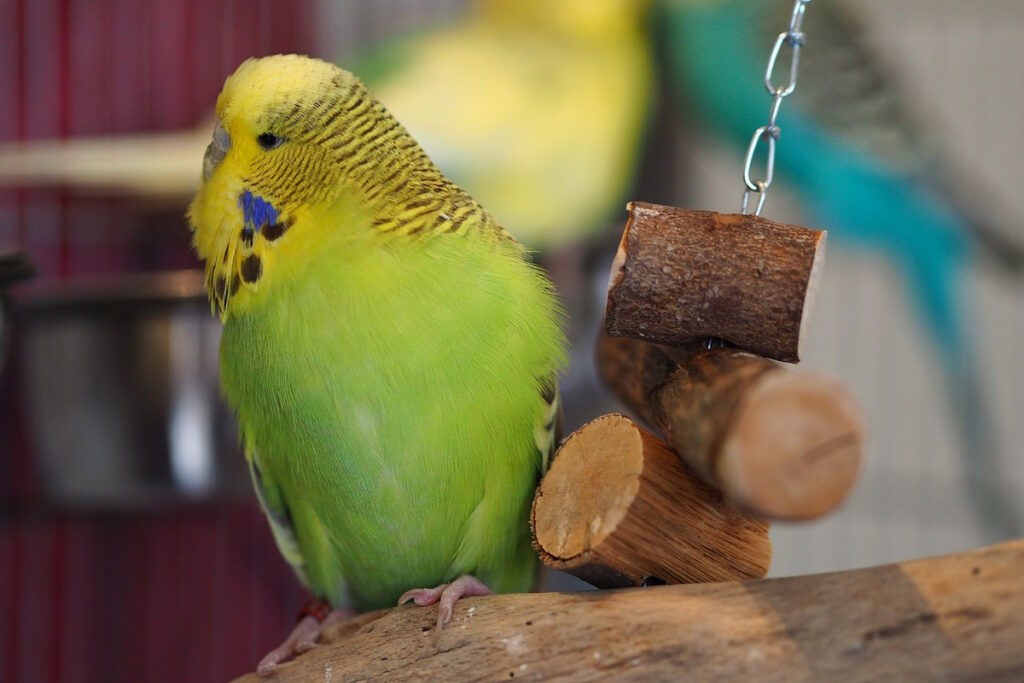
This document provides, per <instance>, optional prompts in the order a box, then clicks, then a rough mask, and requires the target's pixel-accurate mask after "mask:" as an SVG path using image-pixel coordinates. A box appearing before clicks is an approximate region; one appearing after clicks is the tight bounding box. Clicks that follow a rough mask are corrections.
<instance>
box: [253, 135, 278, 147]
mask: <svg viewBox="0 0 1024 683" xmlns="http://www.w3.org/2000/svg"><path fill="white" fill-rule="evenodd" d="M256 142H258V143H260V147H262V148H263V149H274V148H275V147H279V146H280V145H281V143H282V142H284V138H282V137H280V136H278V135H274V134H273V133H260V134H259V136H258V137H257V138H256Z"/></svg>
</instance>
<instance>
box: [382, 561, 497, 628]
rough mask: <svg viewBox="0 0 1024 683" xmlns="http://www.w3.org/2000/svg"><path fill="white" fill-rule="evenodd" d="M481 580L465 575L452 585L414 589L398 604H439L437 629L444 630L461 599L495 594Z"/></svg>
mask: <svg viewBox="0 0 1024 683" xmlns="http://www.w3.org/2000/svg"><path fill="white" fill-rule="evenodd" d="M493 592H494V591H492V590H491V589H490V588H488V587H487V585H486V584H484V583H483V582H482V581H481V580H480V579H478V578H476V577H475V576H471V575H469V574H463V575H462V576H460V577H459V578H457V579H455V580H454V581H452V582H451V583H442V584H441V585H440V586H438V587H436V588H413V589H411V590H407V591H406V592H404V593H402V596H401V597H400V598H398V604H399V605H404V604H405V603H407V602H408V601H410V600H412V601H413V602H414V603H416V604H417V605H420V606H426V605H433V604H434V603H435V602H436V603H439V604H438V614H437V628H438V630H440V629H442V628H444V627H445V626H446V625H447V624H448V622H450V621H451V620H452V613H453V611H454V609H455V603H456V602H458V601H459V598H464V597H472V596H476V595H490V594H491V593H493Z"/></svg>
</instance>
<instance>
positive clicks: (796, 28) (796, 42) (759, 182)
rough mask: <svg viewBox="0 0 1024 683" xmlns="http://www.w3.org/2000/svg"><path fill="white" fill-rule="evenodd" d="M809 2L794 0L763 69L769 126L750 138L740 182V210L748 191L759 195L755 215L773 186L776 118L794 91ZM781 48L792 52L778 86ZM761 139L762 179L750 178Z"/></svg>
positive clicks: (746, 204)
mask: <svg viewBox="0 0 1024 683" xmlns="http://www.w3.org/2000/svg"><path fill="white" fill-rule="evenodd" d="M810 1H811V0H796V1H795V2H794V4H793V15H792V17H790V20H789V28H788V29H787V30H785V31H783V32H782V33H780V34H779V35H778V37H777V38H776V39H775V46H774V47H773V48H772V53H771V55H770V56H769V57H768V68H767V69H765V72H764V87H765V89H766V90H767V91H768V94H769V95H771V98H772V103H771V109H770V110H769V113H768V125H765V126H761V127H760V128H758V129H757V130H755V131H754V136H753V137H752V138H750V144H749V145H748V146H747V156H746V157H745V158H744V160H743V184H744V185H745V187H744V190H743V203H742V204H741V208H740V210H741V211H742V212H743V213H750V211H749V209H748V207H749V204H750V193H752V192H756V193H757V194H759V195H760V197H758V200H757V208H756V209H754V215H755V216H760V215H761V210H762V209H763V208H764V202H765V200H766V199H767V198H768V188H769V187H771V186H772V180H773V179H774V176H775V142H776V141H777V140H778V139H779V133H780V132H781V131H780V130H779V126H778V124H776V123H775V121H776V119H778V117H779V109H781V108H782V100H784V99H785V98H787V97H789V96H790V95H792V94H793V91H794V90H796V75H797V71H798V69H799V68H800V48H801V47H803V45H804V34H803V31H802V30H801V27H802V26H803V23H804V11H805V9H806V8H807V4H808V3H809V2H810ZM783 47H788V48H789V49H790V50H792V52H793V55H792V60H791V61H790V64H789V83H788V84H787V85H784V86H781V85H775V83H774V76H775V63H776V62H777V61H778V59H779V54H780V53H781V52H782V48H783ZM762 140H764V141H766V142H767V143H768V159H767V161H766V162H765V172H764V178H757V179H753V178H751V175H750V167H751V165H753V163H754V155H755V154H756V153H757V148H758V146H759V145H760V143H761V141H762Z"/></svg>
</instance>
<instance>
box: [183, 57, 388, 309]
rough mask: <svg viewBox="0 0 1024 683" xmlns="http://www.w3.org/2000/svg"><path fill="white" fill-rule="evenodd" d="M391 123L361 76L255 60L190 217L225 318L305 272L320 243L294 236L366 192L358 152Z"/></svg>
mask: <svg viewBox="0 0 1024 683" xmlns="http://www.w3.org/2000/svg"><path fill="white" fill-rule="evenodd" d="M383 116H387V114H386V112H384V111H383V109H382V108H381V107H380V105H379V104H378V103H376V101H374V100H373V98H372V97H371V96H370V95H369V93H368V92H367V91H366V89H365V88H364V87H363V85H362V83H361V82H360V81H359V80H358V79H357V78H356V77H355V76H353V75H352V74H351V73H349V72H347V71H344V70H342V69H340V68H338V67H337V66H334V65H333V64H329V63H327V62H323V61H320V60H316V59H311V58H308V57H301V56H298V55H276V56H273V57H263V58H260V59H249V60H247V61H245V62H243V63H242V65H241V66H239V67H238V69H237V70H236V71H235V73H234V74H232V75H231V76H230V77H228V79H227V81H225V83H224V89H223V91H222V92H221V94H220V96H219V97H218V98H217V122H216V125H215V128H214V132H213V140H212V141H211V142H210V145H209V147H207V150H206V154H205V156H204V158H203V171H202V174H203V175H202V182H201V183H200V187H199V191H198V192H197V194H196V196H195V198H194V199H193V200H192V204H191V206H190V207H189V211H188V219H189V222H190V224H191V226H192V229H193V242H194V245H195V248H196V250H197V252H198V253H199V255H200V257H201V258H203V259H204V260H205V261H206V282H207V289H208V291H209V294H210V299H211V302H213V303H214V305H215V306H216V308H217V309H218V311H219V312H220V314H221V317H222V318H223V317H226V316H227V315H228V314H229V313H230V312H231V310H232V309H234V310H237V309H238V308H239V307H240V306H245V305H247V304H248V303H249V302H250V301H251V299H252V297H253V296H254V295H255V293H256V292H257V291H258V290H259V289H260V288H261V287H262V288H263V289H264V290H265V289H266V288H267V287H268V286H270V283H268V280H273V279H275V278H279V277H280V276H281V271H287V270H288V269H289V268H290V269H296V268H301V261H302V259H301V258H300V257H301V254H300V253H299V252H300V250H301V249H305V250H307V251H308V250H309V249H310V245H311V244H315V240H314V239H313V236H311V235H308V234H307V235H305V236H304V237H300V236H298V235H295V234H294V233H296V232H301V231H302V222H303V219H304V217H306V216H308V215H310V214H311V213H313V212H316V211H317V210H319V209H322V208H323V207H325V206H329V205H331V203H332V202H334V201H335V200H336V199H337V197H338V196H339V195H340V193H342V192H343V191H345V188H346V187H349V188H351V187H353V186H355V185H359V184H363V185H365V182H362V181H363V180H365V178H362V177H357V176H356V174H355V171H354V170H353V165H354V164H353V160H354V159H356V158H357V155H356V154H355V153H354V150H356V148H357V147H362V146H364V145H363V143H364V142H365V137H364V136H366V134H367V133H368V132H372V130H374V129H375V128H376V127H379V126H380V125H381V117H383ZM385 123H386V122H385ZM371 124H372V127H370V128H368V126H371ZM395 125H396V126H397V124H395ZM379 153H381V154H387V153H388V150H383V151H379ZM362 172H363V174H365V173H367V172H368V171H367V170H366V169H365V168H364V169H363V171H362ZM293 226H294V227H295V229H294V230H293V229H292V228H293ZM289 252H295V253H292V254H289ZM275 264H277V266H276V267H275ZM285 265H287V266H288V267H285Z"/></svg>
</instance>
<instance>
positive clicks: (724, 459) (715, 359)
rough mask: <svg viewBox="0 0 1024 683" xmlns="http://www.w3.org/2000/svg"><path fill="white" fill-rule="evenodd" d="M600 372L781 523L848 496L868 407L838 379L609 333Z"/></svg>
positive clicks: (711, 477)
mask: <svg viewBox="0 0 1024 683" xmlns="http://www.w3.org/2000/svg"><path fill="white" fill-rule="evenodd" d="M597 363H598V369H599V372H600V374H601V376H602V378H603V379H604V381H605V382H606V383H607V385H608V386H609V387H610V388H611V389H612V390H613V391H614V392H615V393H616V394H618V396H619V397H620V398H622V399H623V401H625V403H626V405H628V406H629V407H630V408H631V409H632V410H633V411H635V412H636V414H637V415H638V416H639V417H640V418H642V419H643V420H644V421H646V422H648V423H649V424H651V425H652V426H654V427H656V428H657V429H658V430H659V431H660V432H661V433H662V434H663V435H664V436H665V440H666V441H667V442H668V443H669V444H670V445H671V446H672V448H673V449H674V450H675V451H676V452H677V453H679V455H680V456H681V457H682V458H683V459H684V460H685V461H686V462H687V464H689V465H690V466H691V467H693V468H694V469H695V470H696V471H697V472H698V473H699V474H700V475H701V476H703V477H704V478H705V479H706V480H707V481H708V482H710V483H712V484H714V485H715V486H717V487H718V488H719V489H721V490H722V492H723V493H724V494H725V496H726V497H727V498H728V499H729V500H731V501H733V502H734V503H736V504H737V505H740V506H741V507H743V508H745V509H747V510H750V511H751V512H754V513H756V514H760V515H763V516H765V517H769V518H774V519H809V518H812V517H817V516H819V515H822V514H824V513H826V512H828V511H829V510H831V509H833V508H834V507H836V506H837V505H838V504H839V503H840V502H842V501H843V499H844V498H846V495H847V494H848V493H849V492H850V490H851V489H852V487H853V484H854V482H855V480H856V477H857V472H858V470H859V468H860V461H861V456H862V451H863V447H864V420H863V417H862V414H861V411H860V408H859V406H858V404H857V402H856V400H854V398H853V397H852V396H851V395H850V394H849V392H848V391H847V390H846V389H845V388H844V387H843V386H842V385H841V384H839V383H838V382H836V381H834V380H832V379H830V378H827V377H823V376H821V375H815V374H811V373H803V372H794V371H792V370H790V369H788V368H785V367H783V366H780V365H779V364H777V363H773V362H772V361H770V360H767V359H765V358H761V357H760V356H755V355H754V354H751V353H747V352H745V351H740V350H738V349H734V348H729V347H719V348H713V349H710V350H708V349H707V348H705V347H704V345H702V344H699V343H691V344H689V345H687V346H682V347H674V348H668V347H662V346H657V345H654V344H648V343H646V342H642V341H637V340H634V339H623V338H614V337H608V336H604V335H602V337H601V338H600V339H599V341H598V344H597Z"/></svg>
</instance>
